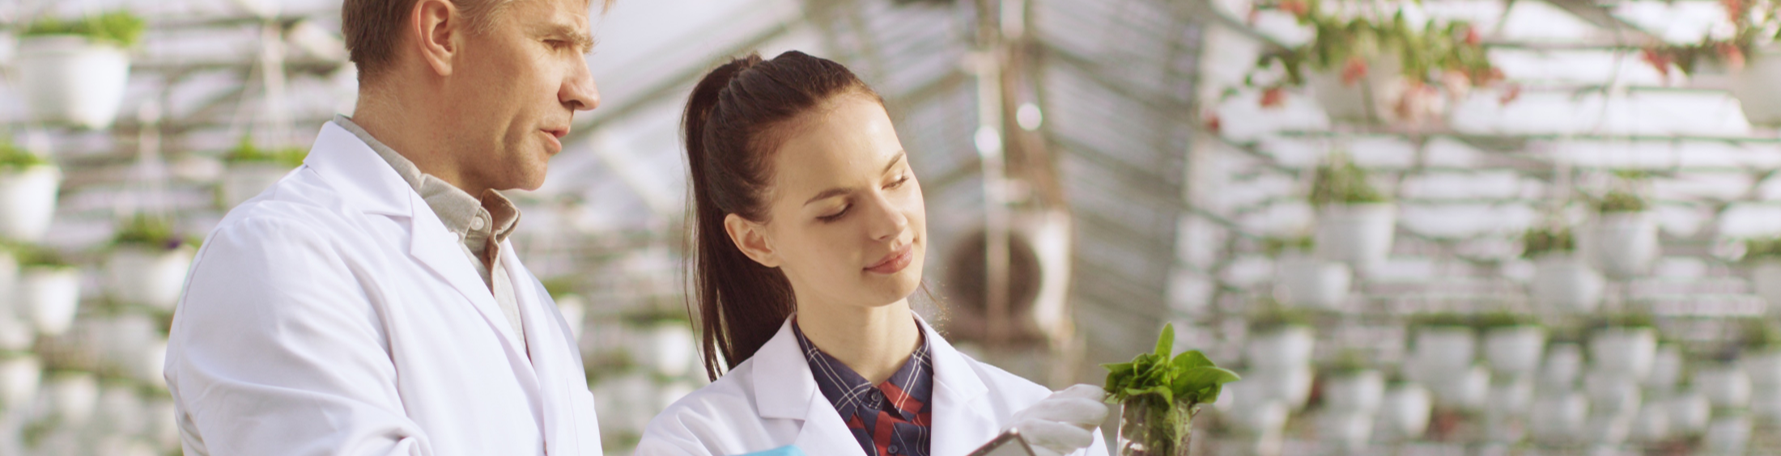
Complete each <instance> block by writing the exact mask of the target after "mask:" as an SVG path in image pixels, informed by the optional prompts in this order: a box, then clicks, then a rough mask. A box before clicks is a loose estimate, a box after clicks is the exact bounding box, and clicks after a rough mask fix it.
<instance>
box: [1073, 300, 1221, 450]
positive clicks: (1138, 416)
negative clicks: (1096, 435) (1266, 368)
mask: <svg viewBox="0 0 1781 456" xmlns="http://www.w3.org/2000/svg"><path fill="white" fill-rule="evenodd" d="M1174 347H1175V326H1174V325H1172V324H1171V325H1164V326H1163V333H1162V336H1161V337H1158V338H1157V342H1156V352H1155V353H1144V354H1140V355H1138V357H1137V358H1135V359H1133V360H1132V362H1129V363H1120V364H1108V365H1105V366H1104V367H1106V368H1107V383H1106V386H1105V389H1106V391H1107V400H1108V402H1111V403H1114V404H1119V406H1120V418H1121V419H1120V424H1119V441H1118V447H1119V454H1120V456H1187V454H1188V450H1189V449H1190V447H1191V445H1190V443H1191V441H1192V437H1193V418H1194V415H1196V414H1198V413H1199V411H1200V406H1202V405H1204V404H1210V403H1213V402H1214V401H1217V400H1218V393H1219V392H1220V391H1221V390H1223V389H1224V385H1225V384H1226V383H1230V382H1234V381H1237V380H1238V379H1240V378H1241V377H1238V376H1237V374H1236V373H1235V372H1231V371H1229V370H1226V369H1223V368H1220V367H1218V366H1216V365H1214V364H1213V363H1212V360H1210V359H1207V358H1206V355H1205V354H1202V353H1200V352H1199V351H1198V350H1189V351H1186V352H1182V353H1181V354H1178V355H1174V356H1172V357H1171V356H1170V353H1171V352H1173V351H1174Z"/></svg>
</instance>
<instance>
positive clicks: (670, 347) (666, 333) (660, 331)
mask: <svg viewBox="0 0 1781 456" xmlns="http://www.w3.org/2000/svg"><path fill="white" fill-rule="evenodd" d="M642 332H643V334H642V336H643V337H641V338H640V340H639V341H638V342H640V343H643V344H644V346H643V347H640V348H642V350H641V351H642V352H643V353H644V354H645V356H644V357H641V358H635V360H636V361H637V362H638V363H639V364H642V365H644V366H646V367H648V368H650V370H652V371H653V372H656V373H659V374H662V375H666V376H669V377H679V376H683V375H686V374H687V373H688V372H690V371H691V370H692V367H693V365H694V364H696V363H697V360H696V359H695V358H697V357H698V351H697V350H696V348H695V347H694V346H693V331H692V329H690V328H688V327H687V324H686V322H668V323H660V324H656V325H653V326H650V327H647V328H644V329H642Z"/></svg>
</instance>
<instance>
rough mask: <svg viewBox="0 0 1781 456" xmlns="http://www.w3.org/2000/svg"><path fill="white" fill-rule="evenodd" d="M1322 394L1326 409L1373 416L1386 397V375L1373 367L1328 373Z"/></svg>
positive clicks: (1324, 380)
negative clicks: (1372, 368)
mask: <svg viewBox="0 0 1781 456" xmlns="http://www.w3.org/2000/svg"><path fill="white" fill-rule="evenodd" d="M1320 396H1321V397H1322V398H1323V406H1324V408H1325V409H1328V410H1331V411H1336V412H1356V413H1360V414H1364V415H1367V416H1372V414H1373V413H1374V412H1377V411H1378V410H1379V405H1380V402H1381V401H1383V400H1384V399H1385V375H1384V374H1381V373H1379V371H1376V370H1371V369H1369V370H1362V371H1352V372H1341V373H1335V374H1331V375H1327V376H1325V377H1324V379H1323V393H1322V394H1320Z"/></svg>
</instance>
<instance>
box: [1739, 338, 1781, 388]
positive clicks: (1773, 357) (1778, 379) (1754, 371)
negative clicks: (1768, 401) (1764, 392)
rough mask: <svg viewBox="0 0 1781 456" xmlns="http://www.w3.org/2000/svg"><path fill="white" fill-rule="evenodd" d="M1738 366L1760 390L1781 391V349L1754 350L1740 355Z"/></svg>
mask: <svg viewBox="0 0 1781 456" xmlns="http://www.w3.org/2000/svg"><path fill="white" fill-rule="evenodd" d="M1738 364H1739V365H1741V366H1743V367H1744V373H1746V374H1749V375H1750V384H1751V385H1752V386H1755V387H1756V388H1758V389H1762V388H1769V389H1781V349H1775V348H1767V349H1752V350H1746V351H1745V352H1744V353H1742V354H1739V355H1738Z"/></svg>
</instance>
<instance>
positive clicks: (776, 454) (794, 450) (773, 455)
mask: <svg viewBox="0 0 1781 456" xmlns="http://www.w3.org/2000/svg"><path fill="white" fill-rule="evenodd" d="M740 456H806V455H805V454H804V450H800V449H798V447H795V446H791V445H786V446H782V447H779V448H774V449H771V450H767V451H756V452H753V453H749V454H744V455H740Z"/></svg>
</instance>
